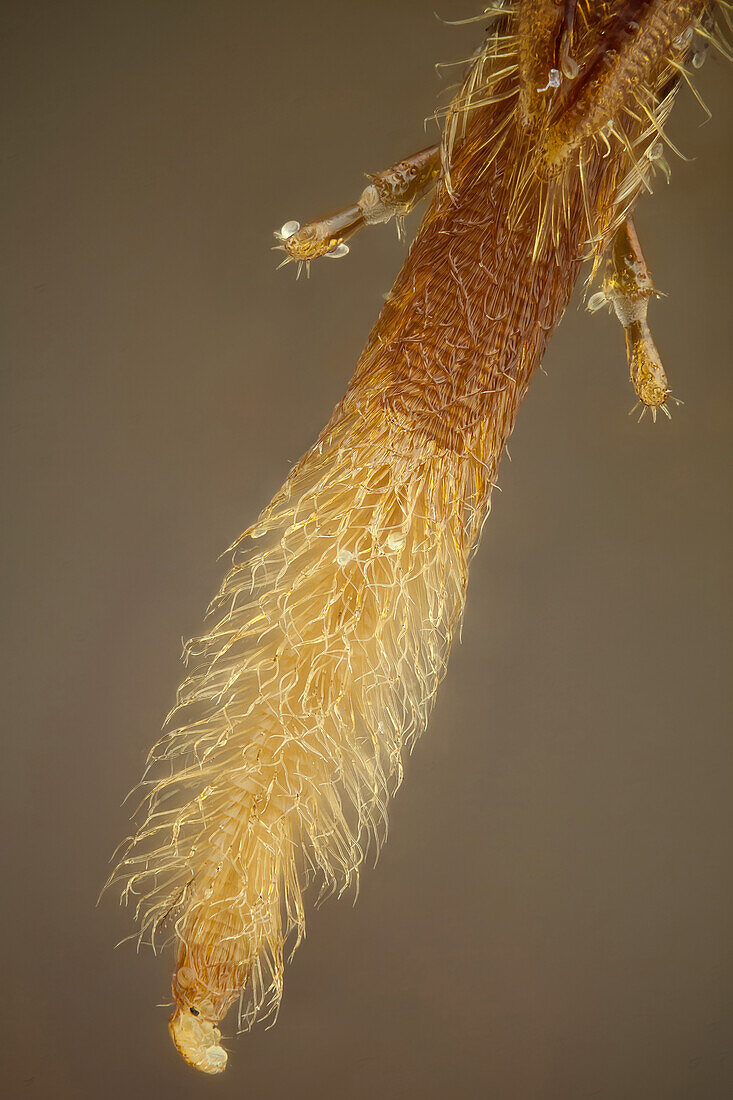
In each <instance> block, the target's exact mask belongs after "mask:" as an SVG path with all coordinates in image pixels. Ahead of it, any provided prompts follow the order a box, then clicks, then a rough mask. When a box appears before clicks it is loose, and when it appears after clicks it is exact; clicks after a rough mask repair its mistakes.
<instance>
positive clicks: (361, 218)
mask: <svg viewBox="0 0 733 1100" xmlns="http://www.w3.org/2000/svg"><path fill="white" fill-rule="evenodd" d="M439 169H440V147H439V146H438V145H431V146H430V147H429V148H427V149H421V150H420V152H419V153H413V154H412V155H411V156H409V157H405V159H404V160H401V161H398V162H397V164H393V165H392V166H391V167H390V168H385V169H384V171H382V172H377V173H375V174H373V175H372V174H368V176H367V178H368V179H370V180H371V183H370V184H369V185H368V186H367V187H365V188H364V190H363V191H362V193H361V195H360V196H359V199H358V201H357V202H356V203H355V204H354V205H353V206H346V207H344V208H343V209H342V210H338V211H336V213H335V214H329V215H327V216H326V217H325V218H319V219H317V220H316V221H311V222H308V223H307V225H304V226H302V227H301V225H300V223H299V222H296V221H290V222H286V223H285V225H284V226H283V227H282V229H280V231H279V232H276V233H275V239H276V240H277V241H278V242H279V243H278V244H277V245H276V246H275V247H276V248H280V249H282V250H283V251H284V252H286V253H287V255H286V258H285V259H284V260H283V264H286V263H289V262H290V261H291V260H295V261H296V262H297V263H299V264H303V263H305V264H310V262H311V260H317V259H319V258H320V257H321V256H327V257H329V258H332V259H340V258H341V257H342V256H346V255H347V253H348V251H349V247H348V245H347V244H346V242H347V241H348V240H350V239H351V238H352V237H353V236H354V234H355V233H358V231H359V230H360V229H363V228H364V226H367V225H379V224H382V223H384V222H388V221H391V220H392V218H396V219H397V225H398V230H399V231H400V232H401V227H402V219H403V218H404V217H405V216H406V215H407V214H409V213H410V211H411V210H412V209H413V208H414V207H415V205H416V204H417V203H418V202H419V200H420V199H421V198H422V197H423V196H424V195H425V193H426V192H427V190H428V189H429V188H430V186H431V185H432V184H433V182H434V181H435V179H436V177H437V175H438V171H439ZM283 264H281V265H280V266H281V267H282V266H283Z"/></svg>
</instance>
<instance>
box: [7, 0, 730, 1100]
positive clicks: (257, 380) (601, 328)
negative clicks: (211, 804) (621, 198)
mask: <svg viewBox="0 0 733 1100" xmlns="http://www.w3.org/2000/svg"><path fill="white" fill-rule="evenodd" d="M475 10H476V7H474V6H472V5H471V4H470V3H467V2H466V0H440V4H439V13H440V14H441V15H442V16H445V17H448V18H459V17H462V16H466V15H471V14H473V13H474V12H475ZM479 35H480V24H479V25H474V26H468V27H463V28H458V29H456V28H450V27H446V26H444V25H441V23H440V22H438V21H437V20H436V18H435V17H434V13H433V4H432V3H429V2H427V0H400V2H394V0H392V2H387V0H365V2H362V3H355V2H351V0H349V2H344V0H315V2H313V0H312V2H309V3H307V4H304V3H292V2H282V0H281V2H279V3H274V4H251V3H247V2H246V0H215V2H210V3H203V2H200V0H199V2H193V0H125V2H124V3H123V2H121V0H119V2H100V0H94V2H91V0H89V2H86V3H85V2H80V0H68V2H65V3H60V2H58V0H57V2H53V3H52V2H42V0H38V2H22V3H21V2H18V0H16V2H12V0H11V2H6V3H5V4H4V5H3V13H2V51H3V57H2V63H1V65H0V71H1V72H2V82H3V92H2V108H1V109H2V112H3V117H4V127H3V134H4V136H3V140H2V151H1V154H0V155H1V157H2V166H3V171H2V174H3V180H4V184H3V191H4V195H5V199H4V202H3V210H2V220H3V236H4V242H5V243H4V245H3V287H2V296H1V297H2V309H3V313H4V315H5V316H4V321H3V336H2V339H3V345H4V354H3V399H2V418H3V429H2V436H1V441H2V448H3V451H4V462H3V470H4V483H3V492H4V501H3V515H4V516H5V517H6V519H5V538H4V539H3V542H4V552H5V562H4V568H3V579H4V582H5V586H4V587H5V590H6V596H7V611H6V615H5V627H4V631H3V641H2V644H3V649H4V654H3V670H4V673H5V675H6V677H7V686H6V688H5V691H4V693H3V710H4V716H5V735H4V750H3V769H2V771H3V785H4V795H3V803H2V804H3V810H4V812H5V814H6V821H5V824H4V831H3V838H4V844H3V860H4V864H5V867H4V871H3V874H2V882H3V892H4V901H3V909H2V912H3V915H2V920H3V925H4V929H3V946H4V955H5V962H4V964H3V980H2V990H1V994H0V1002H1V1003H2V1011H3V1014H4V1016H5V1022H4V1023H3V1025H2V1042H3V1044H4V1045H5V1047H6V1050H5V1052H4V1065H5V1069H4V1071H3V1072H4V1074H5V1076H6V1079H7V1080H8V1081H9V1082H10V1085H9V1090H8V1092H6V1093H5V1095H11V1096H12V1097H26V1096H27V1097H39V1098H40V1097H43V1098H46V1097H54V1098H55V1100H66V1098H67V1097H68V1098H71V1097H73V1098H77V1097H82V1098H87V1097H100V1096H102V1097H104V1098H105V1100H117V1098H123V1097H125V1098H127V1097H130V1096H137V1097H143V1098H147V1097H155V1098H156V1100H167V1098H169V1097H171V1098H173V1097H176V1098H189V1097H204V1096H208V1095H216V1096H220V1097H222V1096H225V1097H251V1096H257V1097H273V1098H280V1097H285V1096H291V1095H292V1096H298V1097H299V1098H300V1100H320V1098H336V1097H338V1098H344V1100H367V1098H372V1097H381V1098H384V1100H397V1098H403V1097H421V1098H424V1100H433V1098H442V1097H449V1098H454V1097H461V1098H463V1097H484V1096H491V1097H498V1098H500V1100H539V1098H542V1100H581V1098H588V1100H590V1098H591V1097H592V1098H601V1100H620V1098H623V1100H629V1098H637V1097H638V1098H644V1100H652V1098H664V1100H682V1098H685V1100H687V1098H700V1100H702V1098H704V1100H718V1098H722V1097H725V1096H729V1095H733V1057H732V1043H731V1038H732V1036H731V1031H732V1028H731V1023H732V1020H731V1003H730V998H731V968H730V962H731V947H730V927H731V900H732V898H733V889H732V886H733V884H732V883H731V875H730V863H731V861H730V847H731V843H730V842H731V836H732V832H731V824H732V822H731V797H730V791H731V765H732V764H733V754H732V752H731V746H730V731H729V729H728V728H727V726H728V724H729V723H728V721H727V719H728V716H729V714H730V704H731V696H730V682H729V681H730V664H731V644H730V643H731V615H730V599H729V597H730V582H729V576H730V562H731V549H732V547H731V542H732V538H733V524H732V522H731V507H730V499H731V498H730V490H731V460H730V456H731V446H730V438H731V427H732V425H733V403H732V401H731V398H732V397H733V383H732V380H731V370H730V272H729V267H730V255H731V233H730V227H729V201H728V200H729V194H730V189H729V187H730V185H729V180H730V172H731V167H732V166H733V159H732V158H731V143H730V135H731V101H730V87H731V73H730V72H728V71H726V66H725V64H724V63H723V62H722V61H719V60H718V59H717V58H711V59H710V60H709V61H708V63H707V65H706V66H705V68H704V70H703V72H702V74H701V76H700V80H699V84H700V86H701V88H702V90H703V92H704V94H705V95H706V98H707V99H708V100H709V102H710V105H711V107H712V108H713V109H714V115H715V117H714V119H713V121H712V122H711V123H710V124H708V125H706V126H704V127H703V128H699V127H698V124H699V122H700V121H701V118H702V116H701V113H700V111H699V108H698V107H697V106H696V105H695V104H694V102H693V101H692V99H691V97H690V96H689V94H687V95H683V96H682V102H681V103H680V105H679V109H678V110H677V112H676V116H675V118H674V120H673V124H672V131H673V133H674V136H675V137H676V138H677V139H678V140H679V141H681V143H682V145H683V147H684V150H685V151H686V152H687V153H688V154H689V155H690V156H691V157H694V158H695V162H694V163H691V164H680V163H675V165H674V178H673V181H672V186H671V187H670V188H667V187H666V186H664V185H663V184H660V185H659V187H658V189H657V190H658V193H657V194H656V195H655V197H654V199H653V200H652V201H650V200H645V201H643V203H642V205H641V208H640V213H639V218H638V221H639V224H640V229H641V232H642V233H643V240H644V243H645V247H646V249H647V254H648V257H649V260H650V263H651V265H652V269H653V271H654V273H655V275H656V278H657V282H658V285H659V286H660V287H661V288H662V289H663V290H665V291H666V292H667V294H668V295H669V296H668V298H666V299H663V300H661V301H660V302H658V303H656V304H654V305H653V306H652V318H651V319H652V322H653V327H654V329H655V332H656V335H657V338H658V343H659V345H660V348H661V351H662V354H663V356H664V358H665V361H666V364H667V367H668V371H669V374H670V378H671V381H672V385H673V386H674V388H675V390H676V392H678V393H679V394H680V395H681V396H682V397H683V398H684V399H685V401H686V404H685V406H684V407H683V408H681V409H680V410H678V411H677V412H676V413H675V415H674V419H673V421H672V422H671V423H667V422H666V421H663V422H662V423H661V424H657V425H656V427H653V426H652V424H651V422H650V421H648V420H647V421H645V422H644V423H642V424H641V425H637V424H636V422H635V421H634V420H632V419H630V418H629V417H628V416H627V415H626V414H627V411H628V409H629V407H630V406H631V404H632V403H633V395H632V392H631V388H630V386H629V384H628V380H627V377H626V365H625V356H624V350H623V338H622V333H621V330H620V329H619V328H618V326H617V325H616V324H615V322H613V321H612V320H611V319H610V318H608V317H607V316H606V315H605V314H604V315H602V316H596V317H593V318H591V317H588V316H587V315H585V314H584V313H582V312H580V311H578V309H576V308H571V310H570V311H569V312H568V315H567V317H566V319H565V321H564V323H563V325H562V327H561V330H560V332H559V333H558V334H557V336H556V338H555V339H554V341H553V343H552V345H551V349H550V352H549V354H548V356H547V359H546V362H545V366H546V370H547V375H546V376H545V375H542V374H541V375H538V377H537V379H536V381H535V383H534V384H533V387H532V390H531V392H530V395H529V398H528V400H527V403H526V407H525V409H524V410H523V412H522V414H521V415H520V419H519V425H518V428H517V431H516V433H515V436H514V439H513V441H512V447H511V450H512V455H513V461H512V462H506V463H505V464H504V467H503V469H502V478H501V484H502V489H503V492H502V493H500V494H497V495H496V497H495V501H494V511H493V515H492V516H491V518H490V521H489V523H488V524H487V527H486V530H485V534H484V540H483V545H482V547H481V551H480V553H479V555H478V557H477V559H476V560H475V563H474V567H473V574H472V581H471V586H470V591H469V600H468V609H467V614H466V621H465V628H464V632H463V644H462V645H461V646H459V647H457V649H456V650H455V652H454V654H453V658H452V662H451V668H450V672H449V676H448V679H447V681H446V682H445V684H444V685H443V688H442V690H441V692H440V696H439V702H438V706H437V710H436V712H435V714H434V718H433V721H432V724H431V728H430V730H429V732H428V734H427V735H426V737H425V738H424V740H423V742H422V743H421V744H420V746H419V748H418V749H417V751H416V752H415V754H414V756H413V757H412V758H411V759H410V760H409V762H408V765H407V775H406V780H405V783H404V786H403V788H402V790H401V791H400V794H399V796H398V798H397V799H396V801H395V803H394V806H393V812H392V829H391V836H390V840H389V843H388V845H387V847H386V848H385V850H384V852H383V854H382V856H381V858H380V861H379V864H378V866H377V868H376V869H375V870H372V869H368V870H367V871H366V873H365V874H364V877H363V883H362V891H361V896H360V898H359V901H358V904H357V906H356V907H355V908H352V907H351V906H350V905H349V904H348V903H344V902H342V903H337V902H333V901H332V902H329V903H328V904H327V905H326V906H325V907H324V908H322V909H321V910H320V911H317V912H315V913H313V914H312V915H311V918H310V924H309V931H308V940H307V943H306V944H305V945H304V946H303V947H302V948H301V949H300V951H299V952H298V955H297V957H296V960H295V962H294V964H293V965H292V966H291V967H290V968H289V970H288V973H287V978H286V990H285V999H284V1003H283V1007H282V1012H281V1015H280V1019H279V1022H278V1024H277V1026H276V1027H275V1028H274V1029H272V1030H265V1029H262V1028H261V1029H259V1030H256V1031H255V1032H253V1033H252V1034H251V1035H249V1036H242V1037H240V1038H239V1039H236V1040H233V1041H232V1042H230V1043H229V1044H228V1045H229V1048H230V1051H231V1060H230V1068H229V1070H228V1071H227V1073H226V1074H225V1075H224V1077H223V1078H221V1079H218V1080H211V1079H206V1078H204V1077H202V1076H199V1075H197V1074H196V1073H195V1072H194V1071H192V1070H189V1069H187V1068H186V1067H185V1066H184V1065H183V1064H182V1063H181V1062H180V1060H179V1059H178V1057H177V1055H176V1054H175V1053H174V1051H173V1048H172V1046H171V1044H170V1043H169V1040H168V1036H167V1030H166V1019H167V1011H166V1010H165V1009H163V1008H159V1007H155V1006H156V1004H158V1003H160V1002H164V1001H167V1000H168V982H169V972H170V970H171V958H170V956H169V955H167V954H166V955H165V956H164V957H159V958H157V959H156V958H154V957H153V956H152V954H151V953H149V952H144V953H142V954H141V955H140V956H139V957H136V955H135V952H134V948H133V947H132V945H130V944H127V945H125V946H123V947H121V948H120V949H119V950H118V951H113V945H114V944H115V942H116V941H117V940H120V939H122V937H124V936H126V935H127V934H128V933H129V932H130V931H131V930H132V929H131V925H130V921H129V916H128V914H127V913H126V912H124V911H119V910H118V909H117V907H116V905H115V901H114V899H113V898H111V897H110V898H107V899H105V900H104V901H103V903H102V905H101V907H100V908H99V909H98V910H95V908H94V902H95V898H96V894H97V891H98V889H99V887H100V885H101V883H102V882H103V880H104V878H105V876H106V874H107V860H108V858H109V856H110V854H111V852H112V849H113V848H114V846H115V845H116V844H117V842H118V841H119V840H120V838H121V837H122V836H123V835H124V833H125V832H126V831H127V828H128V820H127V818H128V814H127V810H126V809H121V808H120V802H121V799H122V797H123V796H124V794H125V793H126V792H127V790H128V789H129V788H130V787H131V785H132V784H133V783H134V782H135V781H136V779H137V777H138V774H139V771H140V768H141V765H142V762H143V759H144V756H145V754H146V752H147V750H148V747H149V745H150V744H151V742H152V740H153V738H154V736H155V734H156V732H157V730H158V727H159V724H160V721H161V719H162V716H163V714H164V713H165V711H166V710H167V709H168V707H169V705H170V703H171V701H172V698H173V693H174V690H175V687H176V684H177V682H178V679H179V676H180V671H181V670H180V666H179V663H178V658H179V651H180V639H181V637H182V636H189V635H190V634H191V633H192V632H194V631H196V630H197V628H198V626H199V624H200V622H201V616H202V612H203V609H204V607H205V605H206V603H207V602H208V599H209V596H210V595H211V593H212V592H213V590H214V587H215V585H216V584H217V583H218V580H219V578H220V575H221V573H222V570H223V568H224V563H222V562H217V555H218V554H219V553H220V552H221V551H222V550H223V549H224V548H225V547H226V546H227V545H228V544H229V543H230V542H231V541H232V539H233V538H234V537H235V536H236V535H237V534H238V533H239V531H240V530H241V529H242V528H243V527H244V526H245V525H246V524H247V523H249V522H250V521H251V520H253V518H254V517H255V516H256V514H257V512H258V511H259V510H260V508H261V507H263V506H264V505H265V504H266V503H267V501H268V500H269V498H270V496H271V495H272V493H273V492H274V490H275V489H276V488H277V487H278V486H279V485H280V483H281V482H282V480H283V478H284V477H285V475H286V473H287V470H288V468H289V465H290V463H292V462H293V461H294V460H296V459H297V458H298V457H299V456H300V455H301V453H302V452H303V451H304V450H305V449H306V448H307V446H308V445H309V444H310V443H311V441H312V440H313V439H314V437H315V436H316V434H317V433H318V431H319V429H320V428H321V426H322V424H323V423H324V421H325V420H326V418H327V416H328V414H329V412H330V410H331V408H332V406H333V404H334V402H335V401H336V400H337V398H338V397H339V396H340V395H341V393H342V391H343V390H344V387H345V385H346V382H347V379H348V377H349V375H350V373H351V370H352V368H353V366H354V364H355V362H356V359H357V356H358V354H359V351H360V348H361V346H362V344H363V342H364V339H365V337H366V334H367V331H368V329H369V326H370V324H371V322H372V320H373V319H374V317H375V315H376V313H377V310H378V309H379V306H380V301H381V296H382V295H383V293H384V292H385V291H386V290H387V289H388V287H389V285H390V283H391V280H392V278H393V276H394V274H395V273H396V271H397V269H398V267H399V264H400V262H401V258H402V255H403V248H402V246H401V245H399V244H398V242H397V240H396V237H395V233H394V229H393V227H391V226H390V227H386V228H385V229H383V230H381V231H379V230H377V231H372V232H369V233H367V234H365V235H364V236H363V237H362V238H358V239H357V241H355V242H354V246H353V248H352V253H351V255H350V257H349V258H348V260H343V261H341V262H340V263H338V264H332V263H325V262H324V263H321V264H316V265H315V267H314V270H313V274H312V278H311V279H310V281H308V282H306V281H304V280H301V281H300V282H299V283H297V284H296V283H295V280H294V277H293V269H292V268H291V269H289V270H284V271H281V272H278V273H276V272H275V263H276V257H277V254H274V253H271V252H270V246H271V244H272V236H271V234H272V231H273V229H275V228H276V227H278V226H280V225H281V224H282V223H283V222H284V221H285V220H287V219H290V218H299V219H300V220H303V221H304V220H307V219H308V218H309V217H311V216H315V215H318V214H321V213H323V212H324V211H327V210H329V209H331V208H333V207H334V206H337V205H339V204H342V203H344V202H346V201H349V200H352V199H353V198H355V197H356V196H357V195H358V193H359V191H360V190H361V187H362V185H363V184H362V172H363V171H365V170H378V169H380V168H382V167H384V166H386V165H388V164H390V163H392V162H393V161H394V160H396V159H397V158H399V157H400V156H401V155H403V154H406V153H408V152H410V151H412V150H414V149H416V148H420V147H421V146H422V145H424V144H427V143H428V142H427V140H426V138H425V136H424V133H423V118H424V116H425V115H427V114H429V113H430V112H431V110H432V109H433V106H434V104H435V102H436V97H437V93H438V89H439V83H438V81H437V79H436V76H435V73H434V71H433V63H434V62H436V61H439V60H451V59H455V58H458V57H462V56H465V55H466V54H467V53H469V52H470V50H471V49H472V48H473V47H474V45H475V44H476V43H477V41H478V39H479ZM429 132H430V133H431V134H432V133H433V132H434V131H432V130H431V131H429ZM415 224H416V221H415V219H414V218H413V219H412V221H411V227H412V228H413V229H414V226H415Z"/></svg>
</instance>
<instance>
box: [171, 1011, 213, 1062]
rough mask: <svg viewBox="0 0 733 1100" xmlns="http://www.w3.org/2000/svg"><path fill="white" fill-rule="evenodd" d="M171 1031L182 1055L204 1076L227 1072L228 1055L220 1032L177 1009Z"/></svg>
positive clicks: (172, 1017)
mask: <svg viewBox="0 0 733 1100" xmlns="http://www.w3.org/2000/svg"><path fill="white" fill-rule="evenodd" d="M168 1027H169V1028H170V1033H171V1038H172V1039H173V1042H174V1043H175V1046H176V1049H177V1051H178V1053H179V1054H180V1055H181V1056H182V1057H183V1058H184V1059H185V1060H186V1061H187V1062H188V1064H189V1065H190V1066H194V1068H195V1069H199V1070H201V1072H202V1073H221V1072H222V1071H223V1070H225V1069H226V1065H227V1052H226V1051H225V1050H224V1048H223V1047H222V1046H220V1044H219V1040H220V1039H221V1032H220V1031H219V1028H218V1027H216V1026H215V1025H214V1024H212V1023H210V1022H209V1021H208V1020H205V1019H203V1018H202V1017H201V1016H194V1015H192V1014H191V1012H190V1010H189V1009H186V1008H181V1007H180V1006H179V1007H178V1008H177V1009H176V1011H175V1012H174V1013H173V1015H172V1016H171V1018H170V1021H169V1024H168Z"/></svg>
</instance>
